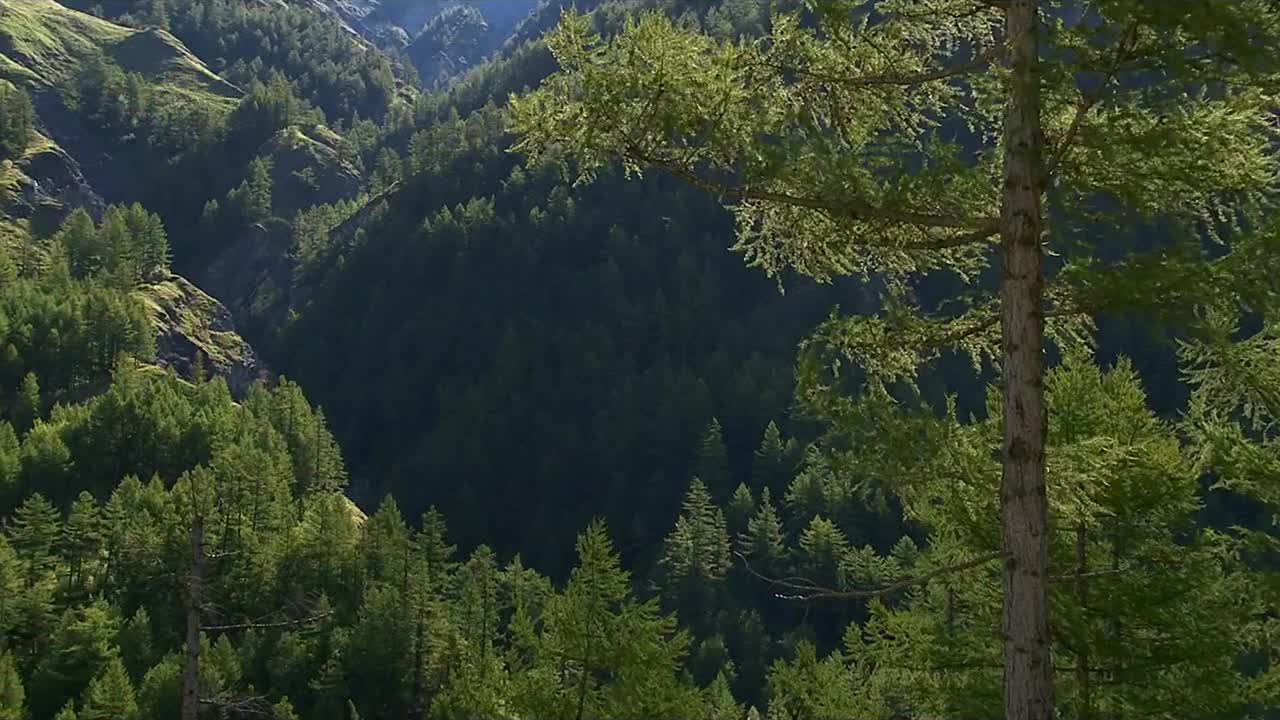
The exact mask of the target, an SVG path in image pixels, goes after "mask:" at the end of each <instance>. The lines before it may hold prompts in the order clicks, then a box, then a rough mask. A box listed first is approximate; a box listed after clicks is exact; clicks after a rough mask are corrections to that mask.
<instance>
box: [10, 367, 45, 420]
mask: <svg viewBox="0 0 1280 720" xmlns="http://www.w3.org/2000/svg"><path fill="white" fill-rule="evenodd" d="M42 408H43V404H42V403H41V401H40V380H39V378H37V377H36V374H35V373H33V372H29V373H27V374H26V376H25V377H23V378H22V385H21V386H19V387H18V391H17V392H16V393H15V394H14V396H13V407H12V408H11V409H10V411H9V417H10V418H12V420H13V429H14V430H16V431H17V432H18V433H19V434H22V435H25V434H26V432H27V431H28V430H30V429H31V427H32V426H33V425H35V424H36V421H37V420H39V419H40V418H41V417H43V416H44V413H43V412H42Z"/></svg>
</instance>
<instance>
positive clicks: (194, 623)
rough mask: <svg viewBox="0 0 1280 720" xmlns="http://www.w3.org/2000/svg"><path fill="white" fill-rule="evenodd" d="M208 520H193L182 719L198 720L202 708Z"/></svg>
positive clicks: (200, 518) (188, 581) (199, 517)
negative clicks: (203, 623) (205, 524)
mask: <svg viewBox="0 0 1280 720" xmlns="http://www.w3.org/2000/svg"><path fill="white" fill-rule="evenodd" d="M204 564H205V556H204V518H202V517H201V516H200V515H199V513H197V514H196V516H195V517H194V518H193V519H192V521H191V575H190V577H189V578H188V579H187V649H186V662H185V667H184V668H183V672H182V720H196V713H197V711H198V709H199V707H200V622H201V617H200V616H201V612H202V608H203V606H204Z"/></svg>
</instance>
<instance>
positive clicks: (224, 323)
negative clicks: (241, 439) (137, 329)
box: [138, 275, 270, 397]
mask: <svg viewBox="0 0 1280 720" xmlns="http://www.w3.org/2000/svg"><path fill="white" fill-rule="evenodd" d="M138 292H139V294H140V295H141V297H142V299H143V301H144V302H145V303H146V305H147V309H148V310H149V311H150V313H151V320H152V323H153V324H154V326H155V330H156V363H157V364H158V365H160V366H161V367H167V368H173V369H174V370H175V371H176V372H177V373H178V374H179V375H181V376H182V377H184V378H187V379H192V378H193V377H194V369H195V366H196V358H197V356H199V357H200V359H201V361H202V362H203V363H204V367H205V374H206V376H209V377H221V378H223V379H225V380H226V381H227V385H228V386H229V387H230V388H231V393H232V394H233V395H235V396H236V397H244V394H245V393H246V392H247V391H248V390H249V386H250V385H252V384H253V383H254V382H255V381H257V380H266V379H268V377H269V375H270V373H269V371H268V370H267V368H266V367H265V366H264V365H263V364H262V363H261V362H260V361H259V360H258V356H257V354H256V353H254V351H253V348H252V347H250V346H249V343H248V342H246V341H245V340H244V338H242V337H240V335H239V334H238V333H237V332H236V329H235V324H234V322H233V321H232V319H231V312H230V311H228V310H227V308H226V307H225V306H224V305H223V304H222V303H220V302H218V301H217V300H215V299H213V298H212V297H210V296H209V295H208V294H206V293H205V292H204V291H202V290H201V289H200V288H198V287H196V286H195V285H192V284H191V283H190V282H188V281H187V280H186V279H185V278H182V277H180V276H178V275H171V276H169V277H167V278H165V279H164V280H160V281H157V282H153V283H151V284H148V285H144V286H143V287H141V288H140V289H139V290H138Z"/></svg>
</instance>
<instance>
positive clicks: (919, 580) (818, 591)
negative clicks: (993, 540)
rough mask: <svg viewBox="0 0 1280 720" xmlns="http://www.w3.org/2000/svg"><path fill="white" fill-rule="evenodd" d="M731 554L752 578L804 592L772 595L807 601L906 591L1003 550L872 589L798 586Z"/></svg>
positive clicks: (985, 560) (992, 557) (999, 554)
mask: <svg viewBox="0 0 1280 720" xmlns="http://www.w3.org/2000/svg"><path fill="white" fill-rule="evenodd" d="M734 554H735V555H737V556H738V557H739V558H740V559H741V560H742V564H743V565H744V566H745V567H746V568H747V572H749V573H751V574H752V575H754V576H755V577H757V578H759V579H761V580H763V581H765V582H767V583H769V584H770V585H772V586H774V587H781V588H784V589H787V590H791V591H794V592H800V593H805V594H801V595H781V594H776V593H775V597H777V598H779V599H781V600H803V601H806V602H807V601H810V600H870V599H872V598H878V597H883V596H885V595H890V594H892V593H895V592H898V591H899V590H905V589H907V588H909V587H912V586H915V585H924V584H927V583H928V582H929V581H931V580H934V579H935V578H939V577H942V576H944V575H950V574H952V573H956V572H960V571H961V570H969V569H971V568H975V567H978V566H980V565H985V564H986V563H989V562H991V561H992V560H995V559H998V558H1000V557H1003V556H1004V553H1003V552H1000V551H996V552H989V553H986V554H984V555H979V556H977V557H975V558H972V559H970V560H966V561H964V562H962V563H956V564H954V565H945V566H943V567H940V568H935V569H933V570H930V571H929V572H927V573H925V574H923V575H918V576H916V577H913V578H907V579H906V580H899V581H898V582H895V583H891V584H889V585H886V586H884V587H881V588H874V589H867V590H835V589H832V588H823V587H818V586H816V585H810V584H804V585H801V584H798V583H793V582H790V581H789V580H775V579H772V578H768V577H765V576H764V575H762V574H760V573H759V572H758V571H756V569H755V568H753V567H751V563H749V562H747V558H746V556H744V555H743V554H742V553H740V552H735V553H734Z"/></svg>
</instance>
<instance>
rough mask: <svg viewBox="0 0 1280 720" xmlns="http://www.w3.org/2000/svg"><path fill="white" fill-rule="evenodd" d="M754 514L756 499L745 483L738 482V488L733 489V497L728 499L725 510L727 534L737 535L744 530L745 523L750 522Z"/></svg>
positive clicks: (745, 527)
mask: <svg viewBox="0 0 1280 720" xmlns="http://www.w3.org/2000/svg"><path fill="white" fill-rule="evenodd" d="M755 514H756V499H755V498H754V497H753V496H752V495H751V488H749V487H747V485H746V483H738V489H737V490H734V491H733V497H731V498H730V499H729V507H728V509H727V510H726V511H725V521H726V522H727V523H728V527H729V534H730V535H731V536H732V537H737V536H739V535H741V534H742V533H743V532H745V531H746V529H747V523H749V522H751V518H752V516H754V515H755Z"/></svg>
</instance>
